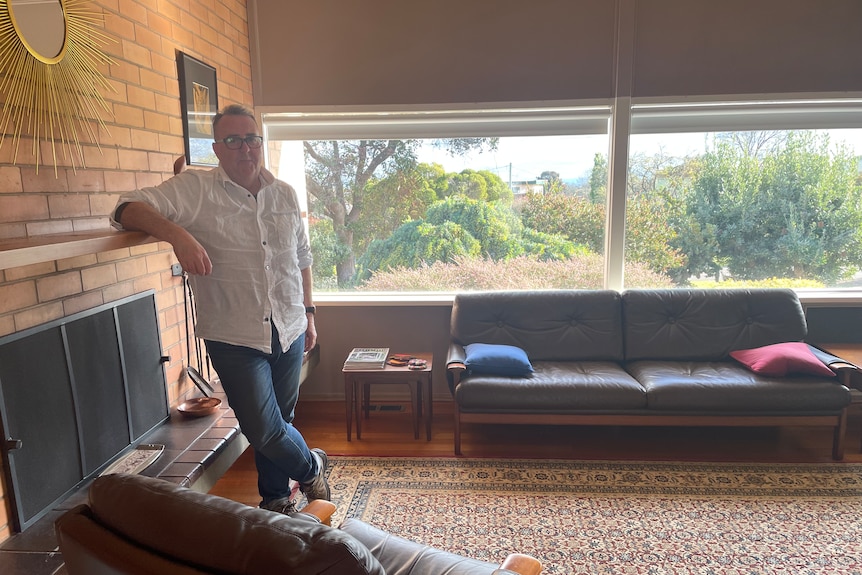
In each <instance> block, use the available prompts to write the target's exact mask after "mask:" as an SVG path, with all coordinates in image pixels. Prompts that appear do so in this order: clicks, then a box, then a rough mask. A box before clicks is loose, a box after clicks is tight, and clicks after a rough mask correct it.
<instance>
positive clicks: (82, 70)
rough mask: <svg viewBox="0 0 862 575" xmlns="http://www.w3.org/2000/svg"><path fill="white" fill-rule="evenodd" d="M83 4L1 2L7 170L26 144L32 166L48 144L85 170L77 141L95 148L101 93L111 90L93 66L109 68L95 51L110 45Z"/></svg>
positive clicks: (2, 134) (2, 136)
mask: <svg viewBox="0 0 862 575" xmlns="http://www.w3.org/2000/svg"><path fill="white" fill-rule="evenodd" d="M86 4H88V2H87V1H86V0H0V75H2V78H0V95H4V96H5V101H4V103H3V112H2V116H0V147H2V146H3V145H4V143H5V142H6V141H7V138H8V139H10V140H11V145H12V147H13V150H12V163H13V164H15V163H17V161H18V153H19V151H20V148H21V144H22V142H24V141H25V138H26V139H29V140H30V144H31V145H32V149H31V154H32V157H33V158H34V161H35V164H36V171H37V172H38V171H39V165H40V164H42V163H46V159H47V158H43V155H45V154H46V153H47V152H43V148H42V143H43V142H44V143H47V144H48V145H47V146H46V149H49V150H50V159H51V160H52V161H53V164H54V175H55V176H56V175H57V166H58V160H59V159H63V160H64V162H66V163H68V164H69V165H71V166H72V169H73V170H74V169H76V168H77V167H78V166H82V167H83V166H85V165H86V164H85V160H84V149H83V147H82V145H81V143H82V141H83V142H86V141H89V142H92V143H94V144H96V145H97V146H98V144H99V142H98V137H97V134H96V130H97V126H101V127H102V129H104V130H105V131H106V132H107V126H105V122H104V120H103V119H102V114H103V113H105V114H108V115H110V114H111V108H110V106H109V105H108V103H107V102H106V100H105V98H104V96H103V95H102V92H101V91H100V90H112V91H113V87H112V86H111V85H110V84H109V83H108V81H107V80H106V79H105V77H104V76H103V75H102V73H101V72H100V71H99V66H104V65H107V64H112V63H114V62H113V60H111V59H110V58H109V57H108V56H106V55H105V53H104V52H102V50H101V49H100V46H102V45H105V44H107V43H108V42H109V41H111V40H112V39H111V38H110V37H109V36H107V35H106V34H105V33H103V32H102V31H101V30H99V29H98V28H95V27H94V26H93V24H95V23H97V22H100V21H101V16H100V15H99V14H97V13H95V12H93V11H91V10H88V9H87V8H86V7H85V5H86Z"/></svg>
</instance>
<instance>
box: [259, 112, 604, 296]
mask: <svg viewBox="0 0 862 575" xmlns="http://www.w3.org/2000/svg"><path fill="white" fill-rule="evenodd" d="M609 116H610V112H609V109H608V108H606V107H605V108H589V109H587V108H577V109H575V108H553V109H550V108H548V109H539V110H496V111H491V112H488V111H473V112H469V113H466V112H462V113H457V112H446V113H426V114H379V115H373V114H366V115H348V116H343V115H329V116H326V115H324V116H321V115H299V116H292V117H291V116H282V115H266V116H265V117H264V126H265V132H266V134H267V138H268V141H269V142H270V149H271V150H272V153H271V154H270V166H271V167H272V169H273V171H274V172H275V173H276V175H277V176H278V177H280V178H281V179H284V180H286V181H288V182H291V183H293V184H294V186H295V187H297V189H301V193H302V194H304V196H305V197H306V198H307V201H308V216H309V217H308V227H309V235H310V238H311V243H312V248H313V251H314V256H315V264H314V268H313V269H314V285H315V290H338V291H363V292H367V291H373V292H404V291H409V292H417V291H418V292H427V291H444V292H452V291H459V290H474V289H497V288H499V287H502V286H505V287H510V288H524V289H526V288H536V287H570V288H599V287H602V282H603V280H602V277H603V265H604V264H603V260H602V256H601V253H602V248H603V244H604V220H603V216H602V213H603V206H604V204H605V203H606V197H605V193H606V192H605V190H606V187H607V186H606V182H607V165H606V162H605V161H604V160H603V158H605V157H606V156H607V150H608V135H607V131H608V122H609ZM575 228H577V229H575Z"/></svg>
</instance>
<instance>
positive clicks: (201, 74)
mask: <svg viewBox="0 0 862 575" xmlns="http://www.w3.org/2000/svg"><path fill="white" fill-rule="evenodd" d="M177 73H178V77H179V79H180V108H181V110H182V114H183V139H184V140H185V152H186V163H187V164H188V165H189V166H217V165H218V158H216V155H215V153H214V152H213V149H212V143H213V128H212V120H213V116H215V114H216V112H217V111H218V86H217V85H216V70H215V68H213V67H212V66H210V65H209V64H204V63H203V62H201V61H200V60H198V59H196V58H192V57H191V56H189V55H188V54H185V53H183V52H179V51H177Z"/></svg>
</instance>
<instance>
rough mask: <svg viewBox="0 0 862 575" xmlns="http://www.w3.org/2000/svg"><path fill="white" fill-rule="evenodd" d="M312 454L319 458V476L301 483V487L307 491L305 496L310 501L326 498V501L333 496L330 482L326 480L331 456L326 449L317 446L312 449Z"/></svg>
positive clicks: (303, 490) (304, 491)
mask: <svg viewBox="0 0 862 575" xmlns="http://www.w3.org/2000/svg"><path fill="white" fill-rule="evenodd" d="M311 454H312V455H313V456H314V458H315V459H316V460H317V477H315V478H314V479H312V480H311V481H309V482H308V483H300V484H299V489H300V490H301V491H302V492H303V493H305V498H306V499H308V501H309V502H311V501H314V500H315V499H325V500H326V501H329V500H330V499H331V498H332V494H331V492H330V490H329V484H328V483H327V482H326V464H327V462H328V461H329V458H328V457H327V456H326V452H325V451H323V450H322V449H318V448H316V447H315V448H314V449H312V450H311Z"/></svg>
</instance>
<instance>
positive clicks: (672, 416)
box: [447, 289, 856, 459]
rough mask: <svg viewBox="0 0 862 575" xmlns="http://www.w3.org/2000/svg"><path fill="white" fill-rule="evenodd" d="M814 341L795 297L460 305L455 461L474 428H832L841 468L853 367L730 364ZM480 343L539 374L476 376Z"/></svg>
mask: <svg viewBox="0 0 862 575" xmlns="http://www.w3.org/2000/svg"><path fill="white" fill-rule="evenodd" d="M806 334H807V324H806V320H805V315H804V312H803V309H802V306H801V304H800V302H799V299H798V298H797V296H796V294H795V292H794V291H792V290H789V289H755V290H743V289H733V290H706V289H673V290H671V289H661V290H647V289H643V290H627V291H624V292H617V291H613V290H545V291H541V290H539V291H502V292H481V293H463V294H458V295H457V296H456V297H455V301H454V304H453V308H452V316H451V343H450V348H449V354H448V358H447V376H448V379H449V387H450V391H451V392H452V395H453V397H454V400H455V405H456V414H455V453H456V454H461V424H463V423H471V424H477V423H497V424H499V423H504V424H580V425H689V426H782V425H794V426H799V425H810V426H828V427H832V428H833V430H834V434H833V446H832V447H833V448H832V456H833V458H835V459H842V458H843V451H844V432H845V428H846V420H847V408H848V405H849V404H850V399H851V397H850V390H849V389H848V385H847V383H848V381H849V372H850V371H853V370H855V369H856V368H855V367H854V366H852V365H851V364H849V363H844V362H840V361H837V360H838V359H839V358H834V357H832V358H829V357H824V360H825V363H826V364H828V365H829V366H830V367H831V368H832V369H834V370H835V371H836V373H838V376H837V377H831V378H830V377H822V376H813V375H801V374H790V375H787V376H784V377H768V376H763V375H759V374H757V373H754V372H752V371H750V370H749V369H748V368H746V367H745V366H743V365H741V364H740V363H738V362H736V361H735V360H734V359H733V358H731V357H730V356H729V353H730V352H731V351H733V350H743V349H751V348H759V347H761V346H766V345H771V344H775V343H782V342H802V341H804V340H805V337H806ZM471 343H486V344H505V345H511V346H517V347H520V348H522V349H523V350H525V351H526V352H527V355H528V357H529V359H530V362H531V363H532V366H533V368H534V369H535V371H534V373H532V374H530V375H528V376H525V377H512V376H503V375H494V374H488V373H481V372H478V373H477V372H475V371H471V370H470V369H468V368H467V367H466V365H465V360H466V353H465V350H464V346H465V345H467V344H471ZM814 351H815V352H816V351H817V350H814ZM822 355H824V356H826V354H822ZM833 359H834V360H836V361H835V362H830V361H829V360H833Z"/></svg>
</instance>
